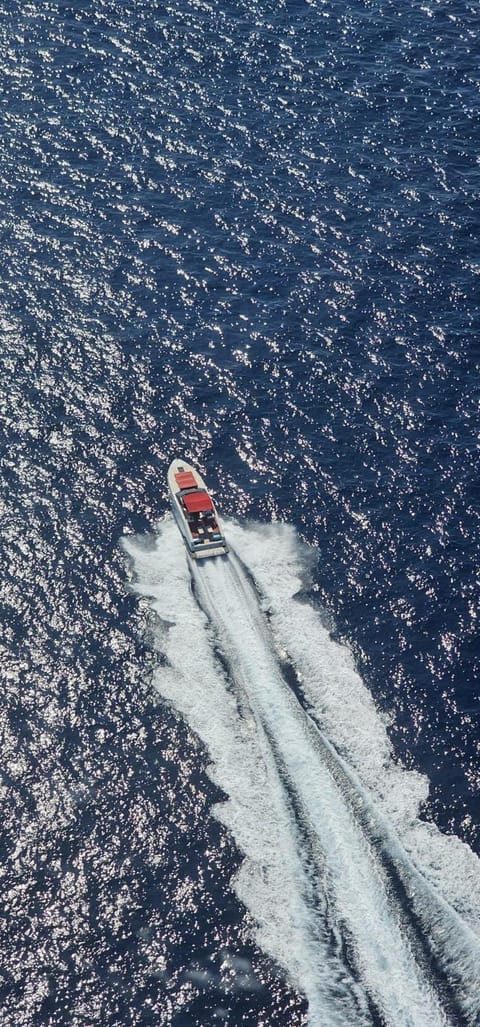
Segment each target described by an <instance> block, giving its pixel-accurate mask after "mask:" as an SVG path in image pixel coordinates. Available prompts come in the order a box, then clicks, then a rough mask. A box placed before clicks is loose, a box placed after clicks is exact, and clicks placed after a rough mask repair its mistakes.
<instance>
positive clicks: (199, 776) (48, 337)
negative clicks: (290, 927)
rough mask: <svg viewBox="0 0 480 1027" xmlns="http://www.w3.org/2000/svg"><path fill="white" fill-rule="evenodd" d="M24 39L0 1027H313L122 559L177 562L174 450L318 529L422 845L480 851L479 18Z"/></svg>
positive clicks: (11, 112) (15, 127)
mask: <svg viewBox="0 0 480 1027" xmlns="http://www.w3.org/2000/svg"><path fill="white" fill-rule="evenodd" d="M0 32H1V43H2V46H1V51H2V78H3V89H2V94H1V99H0V112H1V113H0V116H1V128H2V139H3V145H2V151H1V158H0V168H1V189H0V214H1V231H2V236H1V239H2V245H1V249H0V262H1V290H0V305H1V310H0V316H1V341H0V359H1V378H0V382H1V387H0V400H1V419H2V492H1V499H0V503H1V532H0V540H1V547H2V568H3V571H2V575H1V591H2V618H1V625H2V626H1V649H2V668H3V673H2V679H3V687H2V690H1V703H2V716H1V724H2V732H1V762H0V770H1V773H2V807H3V812H2V822H3V830H2V854H1V864H0V870H1V874H2V896H3V905H4V911H5V926H4V931H3V934H2V942H1V948H2V952H1V955H2V959H1V963H2V968H3V976H2V986H1V990H2V998H1V1003H2V1010H3V1011H2V1022H3V1023H4V1024H5V1025H8V1027H10V1025H12V1027H13V1025H15V1027H19V1025H22V1027H23V1025H32V1027H33V1025H43V1024H49V1025H62V1027H63V1025H68V1027H77V1025H78V1027H80V1025H82V1027H90V1025H93V1024H95V1025H97V1024H98V1025H102V1027H107V1025H109V1027H113V1025H129V1027H130V1025H133V1024H139V1025H147V1024H152V1025H153V1024H155V1025H159V1024H162V1025H170V1024H171V1025H175V1027H189V1025H192V1024H198V1025H201V1027H205V1025H206V1024H209V1023H212V1024H214V1023H217V1022H221V1023H229V1024H231V1025H235V1027H237V1025H240V1024H248V1025H251V1027H253V1025H255V1027H257V1025H260V1024H268V1025H269V1027H270V1025H279V1027H287V1025H288V1027H290V1025H291V1027H300V1025H303V1024H304V1023H306V1022H307V1019H306V1017H307V1011H306V1000H305V998H304V997H303V996H302V994H301V992H300V990H299V988H298V987H297V986H296V984H295V981H293V980H292V977H291V976H289V974H288V966H286V965H285V963H284V965H279V964H278V962H276V961H275V960H274V959H273V958H272V952H271V950H270V951H267V949H266V948H263V949H262V946H261V945H260V944H259V942H258V935H257V934H256V929H257V926H258V925H256V922H255V911H253V912H252V908H251V907H250V906H249V904H248V902H242V901H240V898H239V896H238V894H237V892H236V891H235V889H234V887H233V884H232V882H233V881H234V875H235V873H236V871H237V870H238V868H239V867H241V864H242V851H241V849H242V847H241V845H240V844H239V839H238V838H236V837H235V832H234V831H232V830H229V829H228V828H227V826H225V825H224V824H222V823H220V822H219V821H218V819H217V817H216V816H214V815H213V814H212V804H213V803H217V802H219V801H221V800H222V798H223V799H226V798H227V796H226V795H225V794H224V793H223V792H222V790H221V789H220V788H219V787H218V785H216V784H214V783H212V780H211V776H209V774H208V773H207V769H208V764H209V759H210V758H211V756H210V755H209V752H208V750H207V748H206V747H205V744H204V742H203V740H202V739H201V737H199V735H198V733H197V732H196V731H195V730H193V729H192V725H191V723H189V722H188V718H187V719H185V717H184V716H183V715H182V713H181V712H180V711H179V709H177V708H175V705H174V704H172V703H171V702H170V703H166V702H165V701H162V702H160V703H159V702H158V698H157V697H156V692H155V690H154V688H153V687H152V681H154V679H155V674H156V673H157V672H158V665H159V663H160V664H161V660H162V655H161V653H159V651H158V647H157V646H156V645H155V644H154V643H153V642H152V637H151V634H152V632H154V624H153V622H152V613H151V609H150V606H149V604H148V602H147V601H146V600H141V601H140V602H139V601H138V599H137V597H136V596H134V595H132V594H131V593H130V592H129V591H128V590H127V587H126V582H127V576H128V568H127V562H126V558H125V554H124V552H123V551H122V549H121V546H120V540H121V538H122V536H124V535H125V534H133V533H134V534H137V535H138V534H142V535H143V536H145V537H146V539H147V543H146V544H147V545H148V544H151V545H152V546H153V545H154V531H155V524H156V522H157V521H158V519H159V518H162V517H163V515H164V514H165V513H166V511H167V508H168V503H167V495H166V471H167V467H168V464H169V462H170V460H171V459H172V457H173V456H175V455H183V456H185V458H186V459H187V460H188V459H189V460H191V461H192V462H193V463H195V464H196V465H197V466H199V467H201V469H202V470H203V471H204V472H205V475H206V477H207V481H208V483H209V484H210V485H211V486H212V488H213V489H214V490H215V492H216V497H217V501H218V504H219V506H220V509H221V510H222V511H223V512H224V514H225V515H226V516H229V517H233V518H236V519H238V520H239V521H240V522H241V523H242V524H243V522H244V521H245V520H250V519H253V520H257V521H260V522H262V523H264V524H269V523H271V522H272V521H274V522H277V521H284V522H287V523H289V524H291V525H293V526H295V527H296V528H297V529H298V532H299V534H300V537H301V539H303V540H304V541H305V542H307V543H308V544H309V545H310V546H312V547H315V561H314V578H313V590H312V589H311V590H310V592H309V602H310V603H316V604H317V607H318V608H319V609H320V611H321V616H322V618H323V620H324V622H325V623H328V624H329V626H330V628H331V631H332V633H333V635H334V637H335V638H337V639H339V640H342V641H344V642H346V643H347V644H348V646H349V647H350V649H351V650H352V651H353V654H354V656H355V659H356V665H357V668H358V670H359V671H360V673H361V674H362V676H363V680H364V681H365V683H366V684H367V686H368V688H369V690H370V692H371V694H372V696H373V698H374V701H375V703H376V704H377V708H378V709H379V711H380V712H381V713H382V714H385V717H387V718H388V722H389V734H390V738H391V740H392V744H393V751H394V754H395V759H396V760H397V761H399V762H401V763H403V765H404V766H405V767H407V768H410V769H415V770H417V771H419V772H420V773H422V774H425V775H427V776H428V778H429V781H430V793H429V798H428V800H426V801H425V802H424V803H423V805H422V815H423V817H424V819H426V820H428V821H432V823H435V824H436V825H438V827H439V828H440V829H441V831H442V832H445V833H446V834H451V835H454V836H456V837H457V838H458V839H461V840H462V841H463V842H465V843H467V844H468V846H470V848H471V850H472V851H473V852H474V853H476V854H477V856H478V855H480V837H479V822H480V817H479V805H478V785H479V732H478V715H479V711H480V696H479V688H478V678H479V674H478V671H479V646H478V631H477V621H478V579H477V573H478V556H479V541H478V540H479V533H478V477H477V473H478V456H477V454H478V394H479V370H478V356H479V346H478V328H479V304H478V283H479V278H478V276H479V274H480V249H479V232H478V228H479V218H478V210H479V207H478V201H479V192H480V175H479V166H478V157H477V151H478V147H477V139H478V131H479V126H478V65H479V56H480V55H479V48H478V10H477V8H476V6H475V5H473V4H470V3H463V2H460V0H452V2H447V3H444V4H439V3H434V2H430V0H426V2H425V3H423V4H420V3H419V4H416V5H413V6H412V5H405V4H401V3H399V2H398V0H393V2H389V3H382V4H380V3H377V2H371V3H370V2H365V3H363V2H362V3H351V4H349V3H345V2H330V0H325V2H318V3H313V2H312V3H310V2H308V3H302V2H300V0H295V2H284V3H282V2H276V3H268V2H262V0H253V2H252V3H249V4H246V3H241V2H238V3H227V4H223V5H221V6H220V7H219V6H218V5H213V4H210V3H208V2H196V0H192V2H179V3H175V4H165V5H160V4H158V3H156V2H153V3H152V2H150V3H147V2H145V0H126V2H125V3H122V4H121V5H119V4H117V3H113V2H107V0H95V2H84V3H80V2H71V3H58V2H54V0H49V2H48V3H42V4H40V3H35V2H32V3H28V4H18V3H14V4H13V5H12V4H9V5H6V4H5V3H2V4H1V5H0ZM148 539H150V542H148ZM239 555H240V556H242V553H240V554H239ZM244 558H245V562H247V563H248V560H247V557H246V556H245V557H244ZM181 559H184V558H183V555H181ZM259 573H260V572H259ZM322 726H323V727H325V725H322ZM327 735H328V731H327ZM342 755H343V756H344V757H345V756H347V757H348V753H345V752H344V753H342ZM469 865H471V866H472V868H473V866H474V860H473V857H472V862H471V864H469ZM472 875H473V876H472V879H471V882H470V883H468V882H467V883H466V892H467V893H469V894H470V897H471V901H472V908H467V906H468V902H467V901H466V900H465V903H463V900H462V901H460V900H459V904H458V911H459V913H460V914H461V916H462V917H464V918H465V922H466V923H468V924H469V926H470V928H472V929H473V930H474V931H476V932H477V936H478V933H479V932H480V926H479V924H480V918H479V916H478V907H479V900H480V895H479V893H478V880H479V878H478V877H477V876H475V873H474V872H473V870H472ZM405 901H406V904H407V906H408V898H407V899H406V900H405ZM462 903H463V904H462ZM460 907H461V908H460ZM475 911H476V912H475ZM426 930H427V929H426ZM427 933H428V930H427ZM346 951H347V954H348V945H347V946H346ZM351 962H353V965H354V969H353V970H352V973H353V976H354V977H355V975H356V976H357V978H358V980H359V982H360V984H362V978H361V973H360V971H359V970H358V968H357V970H355V959H354V958H353V957H352V960H351ZM347 963H348V960H347ZM425 972H426V973H427V971H425ZM435 972H436V971H435ZM432 973H434V971H433V970H432ZM439 974H440V971H439ZM462 974H463V970H462V968H461V967H460V968H459V969H458V971H457V977H458V981H459V984H458V989H457V991H456V987H455V986H454V985H452V984H451V982H450V983H449V984H448V987H447V984H445V988H446V989H447V991H448V995H447V997H446V998H445V1009H446V1010H447V1012H446V1014H445V1015H446V1016H447V1019H446V1020H445V1022H446V1023H447V1022H448V1023H451V1024H467V1025H471V1024H473V1023H474V1022H475V1014H474V1013H472V1012H469V1011H468V1008H467V1005H466V1004H465V1002H464V1001H463V1000H460V999H459V995H460V992H462V980H465V979H464V978H463V977H462ZM440 976H441V974H440ZM442 980H443V979H442ZM437 986H438V989H439V992H441V988H442V986H443V985H442V984H441V982H440V984H438V982H437V984H436V985H435V987H437ZM468 987H469V986H468V982H467V984H466V989H467V991H468ZM367 993H368V994H367V999H368V1001H369V1002H370V1006H369V1009H370V1014H369V1015H370V1018H371V1023H372V1024H384V1025H386V1027H398V1025H397V1024H394V1023H392V1022H390V1021H389V1020H388V1016H387V1014H386V1013H385V1011H383V1012H382V1005H381V1001H380V999H379V998H378V996H373V997H372V995H370V993H369V992H368V988H367ZM366 1001H367V1000H366ZM462 1002H463V1004H462ZM312 1022H313V1021H312ZM315 1022H318V1021H315ZM412 1022H415V1023H417V1022H419V1021H418V1020H414V1019H412Z"/></svg>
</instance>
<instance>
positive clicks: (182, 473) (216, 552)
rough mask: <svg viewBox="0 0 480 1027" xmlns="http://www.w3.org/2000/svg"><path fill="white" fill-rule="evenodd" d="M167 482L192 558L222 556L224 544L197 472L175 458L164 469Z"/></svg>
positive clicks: (182, 533) (202, 482)
mask: <svg viewBox="0 0 480 1027" xmlns="http://www.w3.org/2000/svg"><path fill="white" fill-rule="evenodd" d="M167 482H168V490H169V493H170V503H171V506H172V510H173V515H174V517H175V520H176V522H177V525H178V527H179V530H180V534H181V535H182V538H183V541H184V542H185V545H186V547H187V549H188V552H189V553H190V556H191V557H192V559H193V560H203V559H205V558H206V557H209V556H225V555H226V553H228V546H227V543H226V541H225V536H224V534H223V530H222V527H221V524H220V520H219V517H218V513H217V510H216V507H215V504H214V502H213V500H212V497H211V496H210V494H209V492H208V489H207V486H206V484H205V482H204V480H203V478H202V476H201V474H200V473H199V472H198V471H197V470H196V469H195V468H194V467H192V466H191V464H188V463H187V462H186V461H185V460H180V459H178V458H177V459H175V460H172V463H171V464H170V467H169V468H168V474H167ZM202 506H203V507H204V509H202Z"/></svg>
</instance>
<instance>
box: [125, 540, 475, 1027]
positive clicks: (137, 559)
mask: <svg viewBox="0 0 480 1027" xmlns="http://www.w3.org/2000/svg"><path fill="white" fill-rule="evenodd" d="M228 539H229V542H230V543H231V545H232V549H233V552H232V553H231V555H230V557H229V558H228V559H227V558H219V559H215V560H208V561H204V562H202V563H199V564H196V565H192V564H191V563H190V562H189V561H188V559H187V556H186V554H185V552H184V549H183V546H182V542H181V540H180V537H179V535H178V532H177V530H176V528H175V526H174V524H173V522H171V521H170V520H167V521H165V522H164V523H163V524H162V525H161V526H160V530H159V535H158V538H157V540H156V544H155V548H152V546H151V544H149V545H146V544H145V541H143V540H142V539H139V538H136V539H135V538H130V539H128V540H126V541H125V543H124V548H125V550H126V552H127V553H128V555H129V557H130V559H131V560H132V564H133V569H134V582H135V584H134V588H135V590H136V591H137V592H138V593H139V594H140V595H143V596H146V597H148V598H149V599H150V601H151V605H152V608H153V610H154V611H155V613H156V644H157V645H158V648H159V649H160V650H161V651H162V653H163V654H164V656H165V658H166V662H165V664H162V666H161V667H160V668H159V669H158V671H157V676H156V681H155V684H156V687H157V688H158V690H159V692H160V693H161V694H162V696H163V697H164V698H165V699H167V700H168V701H169V702H171V703H172V704H173V705H174V706H175V708H176V709H177V710H179V711H180V712H181V713H182V715H183V716H184V717H185V718H186V719H187V721H188V723H189V724H190V726H191V727H192V728H193V729H194V730H195V731H196V732H197V733H198V735H199V736H200V737H201V738H202V740H203V741H204V743H205V744H206V746H207V747H208V751H209V753H210V757H211V765H210V767H209V773H210V776H211V778H212V779H213V780H214V781H215V783H216V784H218V785H219V786H220V787H221V788H222V790H223V791H224V792H225V793H226V794H227V795H228V797H229V798H228V800H227V801H226V802H225V803H222V804H220V805H217V806H216V807H215V812H216V815H217V816H218V817H219V818H220V819H221V820H222V822H223V823H224V824H225V825H226V826H227V827H228V829H229V830H230V831H231V832H232V834H233V836H234V838H235V841H236V843H237V845H238V847H239V849H240V850H241V852H242V853H243V854H244V860H243V863H242V865H241V867H240V870H239V872H238V873H237V875H236V878H235V881H234V887H235V890H236V892H237V894H238V896H239V898H240V899H241V900H242V902H243V903H244V904H245V906H246V907H247V908H248V909H249V911H250V912H251V914H252V915H253V917H254V919H255V922H256V924H257V928H256V941H257V943H258V944H259V945H260V946H262V947H263V948H264V950H266V951H267V952H268V953H269V954H270V955H271V956H272V957H273V958H274V959H275V960H277V961H278V963H280V964H281V965H282V966H283V967H284V968H285V970H286V971H287V973H288V974H289V976H290V978H291V980H292V981H293V983H294V984H295V985H296V986H297V987H298V988H299V989H300V990H301V991H302V992H303V993H304V994H305V996H306V998H307V1000H308V1006H309V1023H310V1024H311V1025H312V1027H317V1025H318V1027H336V1025H338V1027H340V1025H342V1027H344V1025H345V1024H349V1025H351V1027H354V1025H358V1027H360V1025H367V1024H370V1025H371V1024H372V1023H378V1024H383V1025H386V1027H440V1025H454V1024H465V1025H468V1027H473V1025H474V1024H475V1023H477V1022H478V1017H479V1015H480V998H479V996H478V991H477V982H478V980H479V979H480V908H479V903H480V898H479V896H480V888H479V884H480V864H479V861H478V860H477V858H476V857H475V856H474V854H473V853H472V852H471V850H470V849H469V848H468V847H467V846H466V845H464V844H463V843H462V842H460V841H459V839H456V838H447V837H445V836H443V835H442V834H441V833H440V832H439V831H438V830H437V829H436V828H435V827H434V826H433V825H430V824H426V823H423V822H422V821H421V820H420V819H419V816H418V811H419V805H420V803H421V801H422V800H423V798H424V797H425V795H426V791H427V783H426V781H425V779H424V778H422V777H421V776H420V775H419V774H417V773H414V772H407V771H405V770H404V769H403V768H401V767H399V766H398V765H396V764H395V763H394V761H393V758H392V753H391V748H390V743H389V741H388V736H387V733H386V729H385V725H384V723H383V721H382V719H381V717H380V716H379V714H378V711H377V710H376V708H375V706H374V704H373V701H372V698H371V696H370V693H369V692H368V690H367V689H366V687H365V686H364V684H363V682H362V681H361V679H360V677H359V676H358V674H357V673H356V672H355V669H354V666H353V662H352V659H351V655H350V653H349V651H348V649H346V648H345V647H343V646H340V645H338V644H337V643H335V642H333V641H332V640H331V638H330V636H329V634H328V632H327V631H326V629H325V628H324V627H323V626H322V622H321V619H320V616H319V614H318V612H317V611H316V610H315V609H314V608H313V607H312V606H311V605H309V604H308V602H306V601H304V600H301V599H300V598H296V595H298V593H299V591H300V590H301V589H302V588H304V587H305V579H306V577H307V576H308V563H309V552H310V551H309V550H308V549H307V547H305V546H302V544H301V543H300V542H299V540H298V537H297V536H296V534H295V532H294V530H293V529H291V528H289V527H288V526H284V525H270V526H267V527H265V526H260V525H248V526H240V525H236V524H230V525H229V530H228ZM475 896H476V899H475ZM475 901H476V902H477V905H475Z"/></svg>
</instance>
